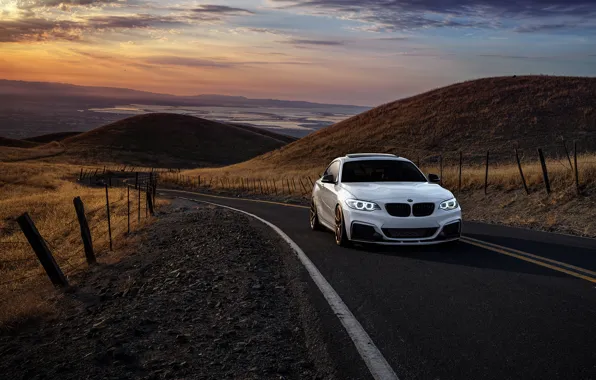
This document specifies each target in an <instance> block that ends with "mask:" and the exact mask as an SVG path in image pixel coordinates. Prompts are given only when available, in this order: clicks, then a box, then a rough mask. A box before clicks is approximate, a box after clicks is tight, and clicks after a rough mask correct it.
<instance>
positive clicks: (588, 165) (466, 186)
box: [168, 155, 596, 193]
mask: <svg viewBox="0 0 596 380" xmlns="http://www.w3.org/2000/svg"><path fill="white" fill-rule="evenodd" d="M453 162H454V161H451V164H449V163H446V164H445V166H444V168H443V185H444V186H445V187H447V188H449V189H451V190H454V191H455V190H458V187H459V166H453ZM253 164H254V162H252V161H249V162H246V163H241V164H237V165H232V166H227V167H223V168H209V169H194V170H187V171H183V172H182V173H181V175H182V176H183V177H182V178H181V179H179V178H178V176H177V175H171V176H170V177H169V179H168V181H170V182H172V183H176V182H188V179H189V178H192V181H193V183H194V184H195V185H196V183H197V180H198V176H201V178H202V182H203V184H205V183H206V184H211V185H210V186H209V187H211V188H215V189H222V188H229V187H230V186H231V187H232V188H239V187H241V186H242V183H243V182H242V181H243V180H244V183H246V180H245V179H247V178H249V179H250V181H249V182H250V184H251V188H254V184H253V180H256V181H257V187H259V186H258V181H259V180H261V182H262V183H263V184H265V183H269V184H272V183H273V182H275V184H276V187H277V188H278V189H281V188H282V184H283V187H284V188H286V189H287V180H288V179H289V180H290V182H291V181H292V179H293V180H294V182H296V183H297V187H298V188H300V189H301V188H302V186H301V185H300V183H299V181H300V180H302V182H303V183H305V184H306V183H308V185H309V186H310V180H313V181H314V180H315V179H316V178H319V177H320V175H321V173H322V172H323V171H324V170H325V165H322V166H317V167H310V168H309V167H301V166H299V165H296V167H295V168H288V169H279V168H277V167H276V166H274V165H261V166H257V167H254V166H253ZM522 168H523V171H524V177H525V179H526V183H527V185H528V187H529V188H530V190H531V191H539V190H541V189H544V179H543V175H542V169H541V166H540V163H539V162H538V161H530V162H522ZM547 168H548V173H549V180H550V182H551V188H552V189H553V191H564V190H565V189H567V188H570V187H574V186H575V178H574V173H573V171H572V170H571V168H570V167H569V164H568V163H567V161H561V160H548V161H547ZM421 169H422V170H423V171H424V172H426V173H437V174H439V173H440V169H439V166H438V165H437V164H436V163H432V164H426V163H422V164H421ZM485 170H486V168H485V166H484V165H470V164H466V163H464V166H463V168H462V190H463V191H472V190H479V189H483V188H484V178H485ZM578 172H579V181H580V184H581V188H582V189H583V190H584V191H585V192H588V193H591V192H592V190H593V189H594V187H595V184H596V155H581V156H579V157H578ZM241 178H242V179H243V180H241ZM309 178H310V180H309ZM488 182H489V186H490V187H491V188H495V189H499V190H503V191H511V190H514V189H522V188H523V185H522V182H521V177H520V174H519V169H518V167H517V165H516V164H498V163H497V164H489V177H488ZM245 187H246V186H245ZM270 187H273V186H272V185H271V186H270ZM292 188H293V186H292ZM308 190H310V188H309V189H308ZM258 191H259V192H260V187H259V190H258ZM299 192H300V191H297V192H296V193H299Z"/></svg>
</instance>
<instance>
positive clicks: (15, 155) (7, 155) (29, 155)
mask: <svg viewBox="0 0 596 380" xmlns="http://www.w3.org/2000/svg"><path fill="white" fill-rule="evenodd" d="M64 152H65V149H64V146H62V145H61V144H60V143H50V144H46V145H42V146H38V147H37V146H36V147H32V148H23V147H8V146H2V147H1V149H0V162H17V161H27V160H36V159H42V158H50V157H55V156H59V155H61V154H63V153H64Z"/></svg>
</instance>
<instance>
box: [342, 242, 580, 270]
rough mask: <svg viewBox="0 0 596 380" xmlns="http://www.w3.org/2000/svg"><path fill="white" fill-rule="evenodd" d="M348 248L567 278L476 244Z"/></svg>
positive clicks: (357, 246)
mask: <svg viewBox="0 0 596 380" xmlns="http://www.w3.org/2000/svg"><path fill="white" fill-rule="evenodd" d="M350 249H351V250H353V251H357V252H362V253H369V254H378V255H387V256H395V257H403V258H408V259H414V260H422V261H429V262H437V263H444V264H449V265H460V266H467V267H474V268H485V269H494V270H500V271H507V272H517V273H527V274H534V275H540V276H548V277H568V275H567V274H565V273H562V272H558V271H555V270H552V269H549V268H545V267H542V266H539V265H537V264H533V263H530V262H527V261H524V260H521V259H517V258H515V257H511V256H507V255H504V254H501V253H498V252H494V251H491V250H488V249H484V248H480V247H476V246H474V245H471V244H467V243H465V242H463V241H461V242H459V243H457V244H453V243H447V244H437V245H421V246H383V245H374V244H362V245H361V244H354V245H353V247H351V248H350Z"/></svg>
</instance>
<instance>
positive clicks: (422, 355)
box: [164, 191, 596, 380]
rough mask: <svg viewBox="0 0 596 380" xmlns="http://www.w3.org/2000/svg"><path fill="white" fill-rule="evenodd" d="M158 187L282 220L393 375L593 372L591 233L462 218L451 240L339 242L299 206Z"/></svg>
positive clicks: (345, 363)
mask: <svg viewBox="0 0 596 380" xmlns="http://www.w3.org/2000/svg"><path fill="white" fill-rule="evenodd" d="M164 193H165V194H169V195H178V196H183V197H186V198H192V199H196V200H204V201H209V202H214V203H219V204H222V205H227V206H231V207H235V208H238V209H242V210H245V211H247V212H250V213H253V214H255V215H258V216H259V217H261V218H264V219H266V220H268V221H270V222H271V223H273V224H275V225H277V226H278V227H279V228H281V229H282V230H283V231H284V232H285V233H286V234H287V235H288V236H289V237H290V238H291V239H292V240H294V241H295V242H296V243H297V244H298V245H299V246H300V247H301V248H302V250H303V251H304V252H305V253H306V254H307V255H308V257H309V258H310V259H311V260H312V261H313V263H314V264H315V265H316V266H317V268H318V269H319V271H320V272H321V273H322V274H323V276H324V277H325V278H326V279H327V280H328V281H329V283H330V284H331V285H332V286H333V288H334V289H335V290H336V291H337V293H338V294H339V296H340V297H341V298H342V299H343V301H344V302H345V303H346V305H347V306H348V307H349V309H350V310H351V311H352V313H353V314H354V316H355V317H356V318H357V319H358V321H359V322H360V324H361V325H362V326H363V327H364V329H365V330H366V332H367V333H368V334H369V336H370V337H371V338H372V340H373V342H374V343H375V344H376V346H377V347H378V348H379V350H380V351H381V353H382V354H383V356H384V357H385V358H386V360H387V362H388V363H389V364H390V365H391V367H392V368H393V370H394V371H395V373H396V374H397V375H398V376H399V378H400V379H401V380H404V379H471V380H477V379H500V380H502V379H596V240H592V239H582V238H575V237H569V236H564V235H555V234H547V233H542V232H535V231H527V230H522V229H515V228H508V227H501V226H491V225H486V224H479V223H466V225H465V227H464V234H465V236H467V237H469V238H471V239H474V240H468V242H466V243H462V244H461V246H460V247H457V248H455V249H445V248H442V247H440V246H430V247H413V248H407V247H398V248H382V249H380V250H377V249H373V250H370V249H366V248H358V247H357V248H350V249H346V248H340V247H337V246H336V245H335V243H334V239H333V235H332V234H331V233H325V232H312V231H310V229H309V227H308V210H307V209H305V208H301V207H288V206H283V205H279V204H271V203H259V202H254V201H247V200H241V199H225V198H214V197H211V196H205V195H199V194H192V193H184V192H174V191H164ZM493 244H496V245H493ZM313 288H314V287H313ZM312 297H313V300H314V302H315V303H316V305H317V308H318V309H319V310H320V313H321V316H322V323H323V328H324V330H325V337H324V338H325V340H326V341H327V342H328V343H329V347H330V350H331V355H332V356H333V358H334V359H335V360H336V362H337V363H338V364H339V367H340V368H339V374H340V376H341V377H342V378H345V379H370V378H371V375H370V373H369V372H368V370H367V368H366V366H365V365H364V363H363V361H362V359H361V358H360V357H359V355H358V353H357V351H356V349H355V348H354V345H353V344H352V342H351V340H350V339H349V337H348V335H347V333H346V332H345V330H344V329H343V328H342V327H341V325H340V323H339V322H338V319H337V318H336V317H335V316H334V315H333V314H332V313H331V312H330V310H329V306H328V305H327V304H326V302H325V300H324V299H323V297H322V296H321V295H320V294H319V292H318V290H316V288H315V289H313V291H312Z"/></svg>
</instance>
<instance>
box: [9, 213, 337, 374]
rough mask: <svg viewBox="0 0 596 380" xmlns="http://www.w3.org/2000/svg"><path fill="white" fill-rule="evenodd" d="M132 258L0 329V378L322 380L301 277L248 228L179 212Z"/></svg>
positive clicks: (277, 249) (323, 364)
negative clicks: (44, 313) (49, 307)
mask: <svg viewBox="0 0 596 380" xmlns="http://www.w3.org/2000/svg"><path fill="white" fill-rule="evenodd" d="M146 237H147V238H146V239H145V240H144V242H143V243H142V245H141V246H140V247H139V249H138V252H137V253H136V254H135V255H133V256H130V257H126V258H124V259H123V260H122V261H120V262H118V263H116V264H113V265H99V266H98V267H96V268H95V269H93V270H92V271H91V272H90V273H88V274H86V275H85V276H84V277H83V278H80V279H78V283H77V285H75V286H74V287H73V288H72V289H70V290H69V291H67V292H66V293H64V294H59V295H56V296H55V299H54V300H53V302H55V303H57V304H59V313H58V314H57V315H55V316H53V317H51V318H48V319H46V320H41V321H36V322H34V323H29V324H28V325H24V326H20V327H18V328H16V329H14V330H10V331H0V357H1V358H2V360H1V361H0V374H1V375H0V378H3V379H4V378H6V379H28V380H29V379H54V378H61V379H124V378H126V379H330V378H334V370H333V367H332V364H331V361H330V360H329V359H328V356H327V353H326V352H327V351H326V348H325V346H324V344H323V343H322V342H321V340H320V339H319V338H318V335H317V332H316V330H317V317H316V314H315V313H314V312H313V309H312V308H311V306H310V305H309V301H308V299H307V297H306V286H307V284H306V282H305V277H304V273H303V272H301V270H302V268H301V266H300V264H299V262H298V261H297V259H296V258H295V256H294V255H293V253H292V252H291V251H290V250H289V248H287V247H286V245H285V244H284V243H283V242H281V241H280V240H279V239H278V238H277V237H276V236H274V235H273V233H272V232H271V231H269V230H268V229H267V228H266V227H264V226H262V225H260V224H258V222H255V221H252V220H249V219H248V218H247V217H245V216H244V215H239V214H236V213H233V212H232V211H228V210H224V209H216V208H211V207H208V206H198V205H196V204H191V203H188V204H180V203H178V204H177V205H176V206H173V207H172V208H170V210H168V211H165V212H164V213H162V215H160V216H159V220H158V221H157V222H156V223H155V224H153V225H152V226H150V227H148V230H147V231H146Z"/></svg>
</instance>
